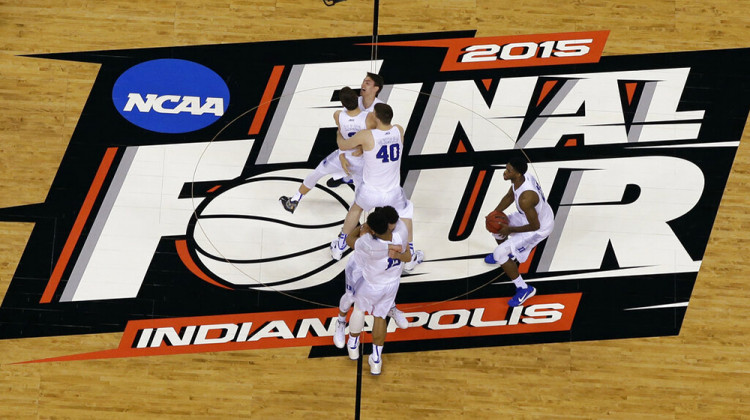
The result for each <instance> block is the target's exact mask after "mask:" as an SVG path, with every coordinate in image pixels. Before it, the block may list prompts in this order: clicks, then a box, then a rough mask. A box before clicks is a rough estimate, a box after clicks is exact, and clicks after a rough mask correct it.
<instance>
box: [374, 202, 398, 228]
mask: <svg viewBox="0 0 750 420" xmlns="http://www.w3.org/2000/svg"><path fill="white" fill-rule="evenodd" d="M374 212H377V213H381V214H382V215H383V216H384V217H385V221H386V222H388V224H393V223H396V222H398V212H397V211H396V209H394V208H393V207H391V206H383V207H375V210H374Z"/></svg>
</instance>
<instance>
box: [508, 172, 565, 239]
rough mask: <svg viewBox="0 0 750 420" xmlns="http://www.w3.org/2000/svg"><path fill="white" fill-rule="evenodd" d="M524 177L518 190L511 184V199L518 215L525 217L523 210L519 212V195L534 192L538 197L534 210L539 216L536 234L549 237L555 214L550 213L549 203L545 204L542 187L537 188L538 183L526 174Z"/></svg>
mask: <svg viewBox="0 0 750 420" xmlns="http://www.w3.org/2000/svg"><path fill="white" fill-rule="evenodd" d="M524 177H525V178H526V179H525V180H524V181H523V184H521V186H520V187H519V188H518V189H516V188H515V186H514V185H512V184H511V188H513V198H514V199H515V202H516V209H517V210H518V212H519V213H520V214H522V215H523V216H524V217H526V214H525V213H524V212H523V210H521V206H520V205H519V204H518V199H519V198H520V197H521V193H523V192H524V191H533V192H535V193H536V194H537V195H538V196H539V202H538V203H537V204H536V206H534V209H535V210H536V213H537V215H538V216H539V231H538V232H539V233H540V234H542V235H545V236H546V235H549V234H550V233H551V232H552V228H553V227H554V225H555V213H554V212H553V211H552V207H550V205H549V203H547V199H546V198H545V197H544V192H543V191H542V187H541V186H539V182H537V180H536V178H534V176H533V175H531V174H528V173H527V174H525V175H524ZM527 220H528V219H527Z"/></svg>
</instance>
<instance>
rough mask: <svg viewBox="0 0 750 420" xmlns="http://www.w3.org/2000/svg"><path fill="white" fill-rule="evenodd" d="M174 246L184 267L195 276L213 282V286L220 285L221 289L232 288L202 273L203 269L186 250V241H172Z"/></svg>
mask: <svg viewBox="0 0 750 420" xmlns="http://www.w3.org/2000/svg"><path fill="white" fill-rule="evenodd" d="M174 245H175V248H177V255H179V256H180V259H181V260H182V263H183V264H185V267H187V269H188V270H190V272H191V273H193V274H195V275H196V277H198V278H200V279H201V280H203V281H205V282H207V283H209V284H213V285H214V286H218V287H221V288H223V289H228V290H232V288H231V287H227V286H225V285H223V284H221V283H219V282H218V281H216V280H214V279H212V278H211V277H209V276H208V274H206V273H204V272H203V270H201V269H200V268H199V267H198V265H197V264H196V263H195V261H193V258H192V257H191V256H190V251H188V248H187V241H185V240H184V239H181V240H178V241H175V242H174Z"/></svg>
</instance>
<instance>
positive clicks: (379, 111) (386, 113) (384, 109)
mask: <svg viewBox="0 0 750 420" xmlns="http://www.w3.org/2000/svg"><path fill="white" fill-rule="evenodd" d="M372 109H373V111H374V112H375V116H376V117H378V119H379V120H380V122H382V123H383V124H390V123H391V120H392V119H393V108H391V106H390V105H388V104H384V103H382V102H381V103H377V104H375V106H374V107H373V108H372Z"/></svg>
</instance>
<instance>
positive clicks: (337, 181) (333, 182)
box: [326, 177, 354, 188]
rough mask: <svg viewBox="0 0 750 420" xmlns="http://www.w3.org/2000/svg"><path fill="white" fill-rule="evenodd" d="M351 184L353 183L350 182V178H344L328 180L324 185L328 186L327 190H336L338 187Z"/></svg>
mask: <svg viewBox="0 0 750 420" xmlns="http://www.w3.org/2000/svg"><path fill="white" fill-rule="evenodd" d="M353 182H354V181H352V179H351V178H346V177H344V178H339V179H333V178H330V179H328V181H326V185H327V186H328V188H336V187H338V186H340V185H344V184H351V183H353Z"/></svg>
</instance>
